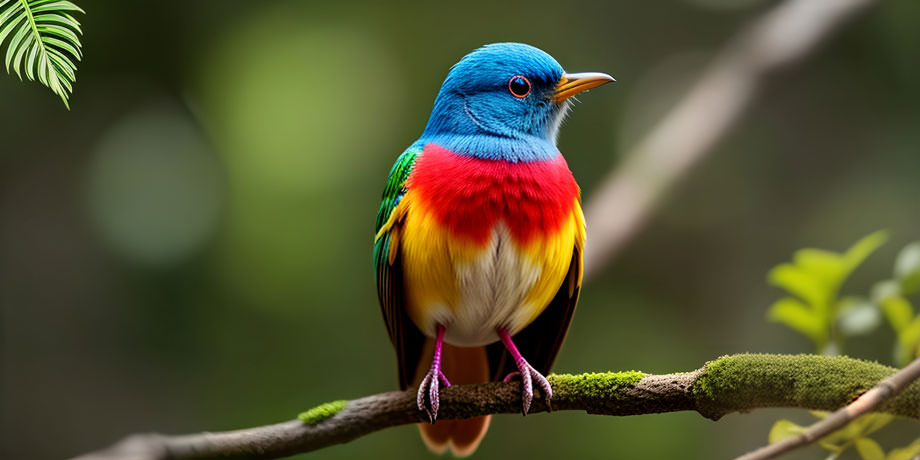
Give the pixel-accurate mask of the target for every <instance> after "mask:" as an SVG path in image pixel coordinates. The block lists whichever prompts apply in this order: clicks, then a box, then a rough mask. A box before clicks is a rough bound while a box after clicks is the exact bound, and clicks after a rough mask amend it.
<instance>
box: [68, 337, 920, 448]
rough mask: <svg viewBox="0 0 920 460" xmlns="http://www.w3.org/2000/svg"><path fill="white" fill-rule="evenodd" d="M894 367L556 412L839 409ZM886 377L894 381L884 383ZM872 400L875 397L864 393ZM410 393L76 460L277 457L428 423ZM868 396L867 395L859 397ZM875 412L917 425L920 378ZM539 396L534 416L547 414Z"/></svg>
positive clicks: (763, 379) (628, 384) (708, 378)
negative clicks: (264, 423) (402, 426)
mask: <svg viewBox="0 0 920 460" xmlns="http://www.w3.org/2000/svg"><path fill="white" fill-rule="evenodd" d="M895 371H896V370H895V369H893V368H890V367H887V366H883V365H881V364H877V363H871V362H866V361H861V360H857V359H852V358H846V357H826V356H815V355H794V356H792V355H758V354H744V355H732V356H725V357H722V358H719V359H717V360H715V361H711V362H708V363H706V365H704V366H703V367H702V368H700V369H697V370H695V371H693V372H686V373H678V374H667V375H647V374H643V373H641V372H637V371H629V372H608V373H597V374H581V375H567V374H556V375H551V376H550V377H549V381H550V383H551V384H552V386H553V401H552V409H553V410H584V411H586V412H587V413H589V414H599V415H638V414H653V413H662V412H675V411H696V412H699V413H700V414H701V415H703V416H704V417H706V418H709V419H712V420H717V419H719V418H720V417H722V416H723V415H725V414H728V413H731V412H747V411H750V410H752V409H757V408H761V407H800V408H807V409H816V410H834V409H836V408H838V407H841V406H844V405H846V404H847V403H849V402H850V401H853V400H854V399H856V398H857V397H859V396H860V395H861V394H863V392H865V391H867V390H869V389H870V388H873V386H875V385H876V384H878V383H879V382H880V381H882V379H884V378H885V377H887V376H889V375H892V374H894V373H895ZM885 381H888V380H885ZM866 395H867V396H866V397H867V398H868V397H870V396H869V395H871V393H866ZM415 398H416V395H415V391H414V390H410V391H396V392H390V393H381V394H377V395H373V396H368V397H365V398H360V399H355V400H351V401H336V402H333V403H327V404H324V405H321V406H318V407H316V408H314V409H311V410H310V411H307V412H304V413H303V414H301V416H300V420H291V421H287V422H283V423H278V424H274V425H266V426H261V427H256V428H249V429H244V430H236V431H226V432H220V433H200V434H191V435H181V436H166V435H160V434H145V435H134V436H130V437H128V438H126V439H125V440H123V441H121V442H119V443H118V444H115V445H114V446H112V447H110V448H108V449H106V450H102V451H98V452H94V453H90V454H87V455H84V456H81V457H78V459H77V460H113V459H132V460H176V459H196V458H227V457H243V456H245V457H247V458H278V457H284V456H288V455H293V454H296V453H301V452H309V451H312V450H316V449H320V448H323V447H327V446H330V445H334V444H341V443H345V442H348V441H351V440H353V439H356V438H359V437H361V436H364V435H366V434H369V433H373V432H375V431H379V430H382V429H384V428H388V427H391V426H397V425H406V424H411V423H418V422H423V421H424V420H425V417H426V416H425V414H424V413H422V412H420V411H419V410H418V407H417V406H416V399H415ZM860 400H862V398H860V399H858V400H857V401H860ZM877 409H878V410H880V411H884V412H889V413H892V414H895V415H900V416H903V417H910V418H913V419H918V420H920V382H914V383H913V384H912V385H910V386H909V387H908V388H907V390H906V391H904V392H903V393H902V394H901V395H900V396H898V397H897V398H893V399H891V400H889V401H887V402H884V403H883V404H881V405H880V406H878V407H877ZM520 410H521V396H520V388H519V384H518V383H517V382H511V383H501V382H493V383H484V384H478V385H455V386H452V387H449V388H445V389H443V390H442V391H441V408H440V412H439V415H438V416H439V418H440V419H443V420H452V419H462V418H470V417H476V416H480V415H486V414H512V413H519V412H520ZM547 410H548V408H547V407H546V405H545V404H544V403H543V402H542V400H541V399H540V398H534V404H533V407H532V408H531V412H546V411H547Z"/></svg>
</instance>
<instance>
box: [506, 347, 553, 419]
mask: <svg viewBox="0 0 920 460" xmlns="http://www.w3.org/2000/svg"><path fill="white" fill-rule="evenodd" d="M498 336H499V338H501V340H502V343H503V344H504V345H505V348H506V349H507V350H508V353H511V357H512V358H513V359H514V362H515V364H517V368H518V371H519V372H512V373H510V374H508V375H507V376H505V379H504V380H503V381H504V382H508V381H510V380H511V378H512V377H514V376H516V375H520V376H521V401H522V403H523V407H522V409H523V412H524V415H527V412H529V411H530V405H531V403H533V386H534V382H536V384H537V386H539V387H540V389H541V390H543V395H544V396H545V397H546V407H547V409H549V410H552V406H550V400H551V399H552V398H553V388H552V387H551V386H550V384H549V381H548V380H546V377H544V376H543V374H541V373H540V372H539V371H538V370H536V369H534V367H533V366H531V365H530V363H528V362H527V360H526V359H524V357H523V356H521V352H519V351H518V349H517V347H516V346H515V345H514V341H513V340H511V335H510V334H508V331H507V330H506V329H499V330H498Z"/></svg>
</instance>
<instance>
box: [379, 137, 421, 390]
mask: <svg viewBox="0 0 920 460" xmlns="http://www.w3.org/2000/svg"><path fill="white" fill-rule="evenodd" d="M421 153H422V148H421V147H410V148H409V149H408V150H406V151H405V152H403V154H402V155H400V156H399V158H398V159H397V160H396V163H395V164H394V165H393V168H392V169H391V170H390V175H389V177H388V178H387V183H386V186H385V187H384V189H383V201H382V202H381V203H380V209H379V210H378V211H377V226H376V228H375V230H376V234H377V236H376V241H374V265H375V266H376V269H377V270H376V271H377V296H378V297H379V298H380V306H381V310H382V313H383V320H384V322H386V325H387V332H388V333H389V336H390V342H392V343H393V347H394V348H396V356H397V360H398V361H399V384H400V387H402V388H403V389H405V388H407V387H408V386H409V385H410V384H411V383H412V382H411V381H412V378H413V374H414V373H415V366H416V364H417V363H418V360H419V359H420V356H421V351H422V346H423V345H424V342H425V337H424V336H423V335H422V333H421V331H419V330H418V328H416V327H415V325H414V324H412V321H411V320H410V319H409V317H408V315H406V309H405V289H404V286H403V276H402V262H401V261H400V257H399V254H398V252H397V253H396V255H395V258H394V259H393V260H392V263H391V261H390V243H391V236H392V237H393V238H398V237H397V236H394V235H393V230H392V228H391V229H390V230H387V231H385V232H382V233H381V229H382V228H383V227H384V225H386V223H387V221H388V220H390V216H391V215H392V214H393V210H394V209H396V206H397V205H398V204H399V201H400V200H401V199H402V197H403V195H405V193H406V179H408V178H409V173H410V172H411V171H412V166H413V165H414V164H415V159H416V158H417V157H418V155H419V154H421ZM393 243H394V244H398V242H393Z"/></svg>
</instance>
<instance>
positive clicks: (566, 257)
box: [374, 43, 614, 456]
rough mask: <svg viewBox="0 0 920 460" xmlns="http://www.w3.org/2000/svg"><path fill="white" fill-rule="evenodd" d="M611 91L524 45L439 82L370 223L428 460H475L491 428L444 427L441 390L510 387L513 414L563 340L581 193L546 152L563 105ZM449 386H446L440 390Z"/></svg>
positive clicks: (571, 300)
mask: <svg viewBox="0 0 920 460" xmlns="http://www.w3.org/2000/svg"><path fill="white" fill-rule="evenodd" d="M611 81H614V79H613V78H612V77H610V76H609V75H606V74H603V73H577V74H569V73H565V72H564V71H563V70H562V67H561V66H560V65H559V63H557V62H556V60H555V59H553V58H552V57H551V56H550V55H548V54H546V53H545V52H543V51H541V50H539V49H537V48H534V47H532V46H529V45H524V44H520V43H495V44H491V45H486V46H484V47H482V48H479V49H477V50H475V51H473V52H472V53H470V54H468V55H466V56H465V57H463V59H461V60H460V62H458V63H457V64H456V65H454V66H453V67H452V68H451V69H450V72H449V73H448V75H447V78H446V79H445V80H444V83H443V85H442V86H441V90H440V92H439V93H438V96H437V99H435V102H434V109H433V110H432V112H431V118H430V119H429V120H428V125H427V126H426V127H425V131H424V132H423V133H422V136H421V137H420V138H419V139H418V140H417V141H415V143H413V144H412V145H411V146H410V147H409V148H408V149H407V150H406V151H405V152H403V154H402V155H400V156H399V158H398V159H397V160H396V164H395V165H393V168H392V170H391V171H390V175H389V178H388V179H387V183H386V187H385V189H384V192H383V203H382V204H381V206H380V210H379V211H378V213H377V227H376V228H377V235H376V239H375V242H374V261H375V264H376V267H377V293H378V296H379V297H380V303H381V306H382V310H383V317H384V320H385V321H386V325H387V330H388V332H389V336H390V340H391V341H392V343H393V346H394V347H395V348H396V355H397V358H398V364H399V384H400V387H401V388H402V389H406V388H408V387H410V386H413V385H418V407H419V409H420V410H422V411H424V412H426V413H427V414H428V416H429V418H430V420H431V422H432V423H431V424H419V428H420V430H421V434H422V438H423V440H424V441H425V443H426V444H427V445H428V447H429V448H430V449H431V450H433V451H435V452H438V453H441V452H444V451H445V450H446V449H447V448H448V447H450V448H451V450H452V451H453V453H454V455H458V456H464V455H469V454H471V453H472V452H473V451H474V450H475V449H476V447H477V446H478V445H479V442H480V441H481V440H482V437H483V436H484V435H485V432H486V430H487V429H488V426H489V421H490V416H485V417H478V418H474V419H468V420H442V421H438V422H436V423H435V421H436V420H437V416H438V407H439V398H438V389H439V387H440V386H441V385H443V386H445V387H446V386H450V384H451V382H453V383H481V382H488V381H490V380H497V379H502V378H503V376H506V377H504V380H506V381H507V380H509V379H510V378H511V377H512V376H513V375H520V378H521V380H522V387H523V388H522V400H523V408H522V409H523V412H524V413H525V414H526V413H527V411H528V410H529V409H530V405H531V402H532V400H533V392H534V386H537V387H539V389H540V390H541V391H542V392H543V395H544V397H545V398H546V401H547V403H549V400H550V398H551V397H552V389H551V388H550V385H549V382H547V380H546V377H544V376H545V375H546V374H547V373H549V371H550V367H551V366H552V364H553V360H554V359H555V358H556V354H557V353H558V352H559V347H560V346H561V345H562V341H563V339H564V338H565V334H566V331H567V330H568V327H569V322H570V321H571V319H572V314H573V312H574V310H575V303H576V301H577V299H578V292H579V289H580V287H581V277H582V253H583V251H584V241H585V229H584V217H583V215H582V211H581V206H580V204H579V195H580V192H579V188H578V185H577V184H576V183H575V179H574V177H572V173H571V171H569V167H568V165H567V164H566V162H565V159H564V158H563V157H562V155H561V154H560V153H559V150H558V148H557V147H556V136H557V134H558V131H559V125H560V124H561V123H562V119H563V118H564V117H565V115H566V112H567V111H568V109H569V106H570V104H571V102H570V101H569V98H570V97H571V96H573V95H575V94H578V93H580V92H582V91H585V90H587V89H591V88H594V87H596V86H600V85H602V84H604V83H608V82H611ZM448 379H449V380H448Z"/></svg>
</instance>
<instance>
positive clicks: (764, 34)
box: [585, 0, 875, 279]
mask: <svg viewBox="0 0 920 460" xmlns="http://www.w3.org/2000/svg"><path fill="white" fill-rule="evenodd" d="M873 3H875V1H874V0H787V1H785V2H783V3H781V4H779V5H778V6H776V7H775V8H774V9H773V10H771V11H770V12H768V13H767V14H765V15H764V16H763V17H762V18H760V19H759V20H758V21H756V22H754V23H753V24H752V25H751V26H750V27H749V28H747V29H744V30H742V31H741V32H740V33H739V34H738V35H737V36H736V37H735V38H734V39H733V40H731V41H730V42H729V43H728V44H727V45H726V46H725V47H724V48H723V49H722V51H720V52H719V54H718V56H717V57H716V58H715V59H714V60H713V62H712V63H711V64H710V65H709V67H708V68H707V69H706V70H705V71H704V72H703V74H702V76H701V77H700V79H699V81H698V82H697V83H696V85H694V86H693V87H692V88H691V89H690V91H688V92H687V94H686V95H685V96H684V97H683V99H681V101H680V102H679V103H678V104H677V105H676V106H675V108H674V109H673V110H671V111H670V112H669V113H668V114H667V115H666V116H665V117H664V118H663V119H662V121H661V122H659V123H658V124H657V125H656V126H655V127H654V128H653V129H652V130H651V131H650V132H649V134H647V135H646V136H645V138H643V139H642V140H641V141H640V142H639V143H638V144H637V145H636V146H635V147H633V148H632V150H630V151H628V152H624V153H623V155H622V157H623V158H625V159H626V160H625V161H624V163H623V164H622V165H621V166H620V167H619V168H617V169H616V170H614V171H612V172H611V173H610V174H609V175H608V176H607V178H606V179H604V181H603V182H602V183H601V185H600V186H599V187H598V189H597V191H595V192H594V194H593V195H592V196H591V199H590V200H588V202H587V204H586V205H585V220H586V222H587V223H588V242H589V243H588V244H589V248H590V249H589V250H588V251H587V252H586V253H585V278H586V279H589V278H591V277H593V276H594V275H596V274H597V273H598V272H599V271H600V269H601V268H602V267H603V266H604V265H606V264H607V262H609V260H610V259H611V258H612V257H614V256H615V255H616V254H617V252H619V251H620V250H621V249H623V247H625V246H626V244H627V243H628V242H629V241H630V240H631V239H632V237H633V236H634V235H636V234H637V233H638V232H639V230H640V229H641V228H642V227H643V226H644V225H645V222H646V221H647V219H648V218H649V217H650V216H651V214H652V213H653V212H654V210H655V208H656V207H657V206H658V203H659V202H660V201H661V199H662V198H663V197H664V196H665V195H666V193H667V192H668V191H669V190H670V189H671V188H672V187H673V186H674V185H675V184H676V183H677V182H678V181H679V180H680V179H681V178H682V177H683V176H685V175H686V174H687V173H688V172H689V171H690V170H691V169H692V168H693V167H694V166H695V165H697V164H698V163H699V162H700V161H702V160H703V159H704V158H705V157H706V156H707V155H709V154H710V153H712V151H713V148H714V147H715V146H716V145H717V144H718V143H719V141H721V140H722V139H723V138H725V137H726V136H727V135H728V133H729V132H730V131H731V129H732V128H734V127H735V125H737V124H738V123H739V122H740V120H741V118H742V115H743V114H744V112H745V109H747V107H748V106H750V105H751V103H752V102H753V101H754V100H755V96H756V95H757V93H758V92H759V91H760V90H761V89H762V88H763V86H764V84H765V82H766V78H765V77H767V76H769V75H770V74H772V73H775V72H778V71H781V70H784V69H786V68H787V67H789V66H790V65H791V64H793V63H795V62H797V61H799V60H801V59H802V58H804V57H805V56H807V55H808V54H809V53H810V52H811V51H813V50H814V49H815V48H816V47H817V46H818V45H819V44H821V43H822V42H824V41H826V40H827V39H828V38H829V37H830V36H831V35H832V34H833V32H834V31H836V30H838V29H839V28H840V27H841V26H842V25H844V24H846V23H847V22H848V21H849V20H851V19H853V18H855V17H856V16H857V15H858V14H859V13H861V12H863V11H865V10H866V8H867V7H868V6H869V5H871V4H873Z"/></svg>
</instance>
